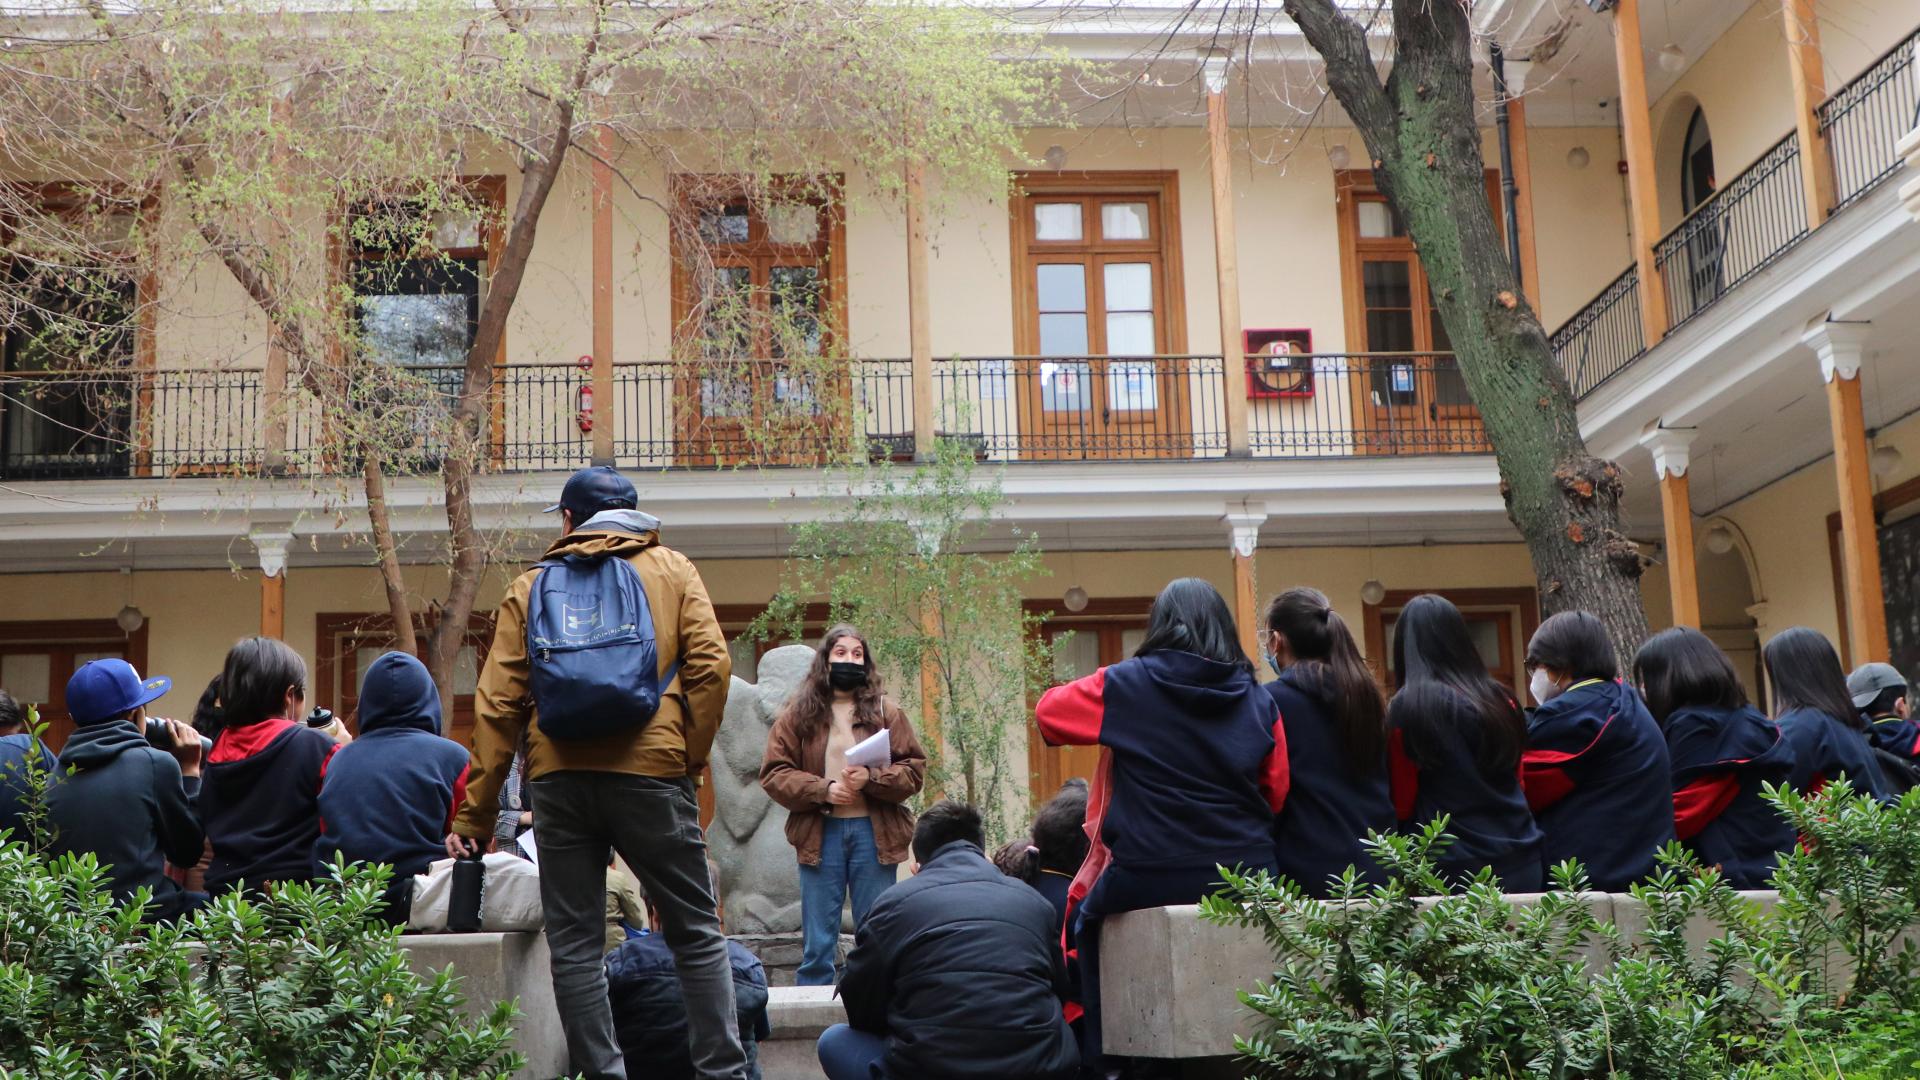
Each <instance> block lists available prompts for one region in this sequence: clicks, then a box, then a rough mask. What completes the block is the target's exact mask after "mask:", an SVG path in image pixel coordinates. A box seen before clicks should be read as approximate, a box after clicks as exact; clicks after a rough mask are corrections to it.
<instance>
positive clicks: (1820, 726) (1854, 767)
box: [1776, 709, 1887, 799]
mask: <svg viewBox="0 0 1920 1080" xmlns="http://www.w3.org/2000/svg"><path fill="white" fill-rule="evenodd" d="M1776 722H1777V723H1778V724H1779V725H1780V734H1781V735H1782V736H1784V737H1785V738H1786V741H1787V747H1788V749H1789V750H1790V751H1791V752H1792V754H1793V771H1792V772H1791V773H1789V774H1788V776H1787V782H1788V783H1790V784H1792V785H1793V788H1794V790H1796V791H1799V792H1800V793H1802V794H1805V795H1812V794H1814V793H1816V792H1818V791H1819V790H1820V789H1821V788H1823V787H1825V786H1827V784H1828V782H1830V781H1833V780H1838V779H1840V776H1841V774H1843V773H1844V774H1845V775H1846V777H1847V780H1848V781H1849V782H1851V783H1852V785H1853V790H1855V791H1857V792H1860V793H1861V794H1866V795H1872V796H1873V797H1874V798H1876V799H1885V798H1886V797H1887V786H1886V783H1885V781H1883V780H1882V779H1881V776H1880V765H1879V763H1878V762H1876V761H1874V760H1873V745H1872V744H1871V743H1869V742H1868V741H1867V734H1866V732H1864V731H1860V730H1858V729H1856V728H1853V727H1850V726H1848V725H1847V724H1846V723H1845V722H1843V721H1841V720H1840V719H1838V718H1836V717H1832V716H1828V715H1827V714H1826V713H1823V712H1821V711H1820V710H1818V709H1791V710H1789V711H1788V712H1786V713H1785V714H1784V715H1782V716H1781V717H1779V719H1778V720H1777V721H1776Z"/></svg>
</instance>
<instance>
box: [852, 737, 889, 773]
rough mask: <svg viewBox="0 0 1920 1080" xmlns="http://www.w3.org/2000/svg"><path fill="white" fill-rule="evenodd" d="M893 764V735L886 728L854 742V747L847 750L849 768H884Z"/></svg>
mask: <svg viewBox="0 0 1920 1080" xmlns="http://www.w3.org/2000/svg"><path fill="white" fill-rule="evenodd" d="M891 764H893V747H892V736H891V735H889V734H888V732H887V730H886V729H885V728H882V729H881V730H879V731H876V732H874V733H873V734H872V735H870V736H868V737H867V738H864V739H862V740H860V741H859V742H858V743H856V744H854V747H853V749H851V750H848V751H847V766H848V767H849V768H858V767H861V766H865V767H867V768H869V769H884V768H886V767H887V766H889V765H891Z"/></svg>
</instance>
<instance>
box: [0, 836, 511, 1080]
mask: <svg viewBox="0 0 1920 1080" xmlns="http://www.w3.org/2000/svg"><path fill="white" fill-rule="evenodd" d="M337 873H338V877H339V879H338V880H335V881H328V882H324V883H316V884H314V885H311V886H307V885H294V886H288V887H285V888H282V889H279V890H277V891H276V892H275V893H274V895H273V896H272V897H271V898H269V899H265V900H260V901H249V900H247V899H244V898H242V897H240V896H238V895H230V896H227V897H225V898H223V899H221V900H219V901H217V902H216V903H215V904H214V905H213V906H212V907H210V908H208V909H206V910H205V911H202V912H200V913H199V914H197V915H196V916H195V917H193V918H192V919H189V920H182V921H181V922H180V923H179V924H178V925H174V926H146V925H143V924H142V923H141V922H140V920H139V918H138V916H137V914H136V912H137V911H138V908H139V905H138V904H129V905H128V906H127V907H126V908H116V907H115V906H114V905H113V903H112V899H111V896H110V894H109V892H108V889H107V886H106V879H105V876H104V874H103V873H102V871H101V869H100V866H99V864H98V862H97V861H96V860H95V859H94V858H93V856H91V855H87V856H80V857H75V856H63V857H61V858H58V859H53V860H48V859H45V858H42V857H41V856H38V855H36V854H35V853H34V852H33V851H32V850H31V849H30V848H29V847H28V846H27V845H25V844H21V843H16V842H13V841H12V840H7V841H5V842H0V1076H14V1075H18V1076H26V1077H45V1078H67V1077H72V1078H80V1077H102V1076H119V1077H153V1078H162V1077H164V1078H182V1080H189V1078H208V1080H213V1078H220V1080H234V1078H256V1077H257V1078H269V1077H271V1078H276V1080H277V1078H289V1077H290V1078H314V1080H318V1078H323V1077H346V1076H355V1077H423V1078H439V1077H499V1076H505V1075H506V1074H508V1073H509V1072H511V1071H513V1070H514V1069H517V1068H519V1067H520V1065H521V1062H520V1060H519V1059H518V1058H517V1057H516V1056H515V1055H513V1054H511V1053H509V1052H508V1045H509V1042H510V1039H511V1037H512V1032H511V1027H510V1025H511V1022H512V1020H513V1017H514V1009H513V1006H512V1005H511V1004H501V1005H499V1006H498V1007H496V1008H495V1009H494V1010H493V1011H492V1013H491V1014H490V1015H489V1016H488V1017H487V1018H486V1019H485V1020H482V1021H479V1022H475V1021H471V1020H468V1019H467V1018H466V1017H465V1016H463V1015H462V1014H461V1012H460V1011H459V1009H460V1005H461V1004H462V998H461V996H460V993H459V991H458V989H457V987H456V980H455V978H454V976H453V974H452V973H451V972H441V973H439V974H437V975H434V976H432V977H430V978H424V979H423V978H422V977H420V976H417V975H415V974H414V973H413V972H412V971H411V970H410V969H409V968H408V966H407V960H406V956H405V954H404V953H403V952H402V951H401V950H400V948H399V946H398V943H397V940H396V939H397V935H398V931H397V930H394V929H390V928H387V927H385V926H383V925H382V924H380V923H379V922H378V921H377V920H376V919H375V918H373V917H372V916H373V915H374V913H375V912H376V911H377V909H378V907H379V905H380V902H381V901H380V896H381V892H382V890H383V889H384V888H385V887H386V883H387V881H388V880H390V877H391V871H390V870H388V869H387V868H386V867H362V866H349V867H343V868H340V869H338V871H337ZM139 899H140V901H141V902H142V903H144V900H145V896H144V895H142V896H141V897H140V898H139Z"/></svg>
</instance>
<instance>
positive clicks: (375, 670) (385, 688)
mask: <svg viewBox="0 0 1920 1080" xmlns="http://www.w3.org/2000/svg"><path fill="white" fill-rule="evenodd" d="M359 719H360V734H359V736H358V737H357V738H355V739H354V741H353V742H351V743H348V744H347V745H345V746H343V747H341V748H340V751H339V752H338V753H336V754H334V755H333V760H332V761H330V762H328V763H327V768H326V777H325V780H324V782H323V783H322V784H321V785H320V842H319V846H318V848H317V849H316V851H315V855H316V856H317V858H318V860H319V863H320V866H321V872H322V873H324V872H325V867H326V866H327V865H329V864H331V863H332V862H333V857H334V854H335V853H336V852H338V853H340V854H343V855H345V856H346V857H347V860H348V861H349V862H369V863H387V864H388V865H390V866H392V867H393V871H394V877H395V880H396V882H406V881H407V879H408V878H411V877H412V876H413V875H415V874H420V873H425V872H426V869H427V864H428V863H430V862H432V861H433V860H435V859H437V858H445V857H446V846H445V838H446V835H447V833H448V832H450V831H451V829H452V824H451V823H452V820H453V813H454V811H455V810H456V809H458V808H459V806H460V804H461V802H462V801H463V800H464V799H465V798H466V789H467V751H466V749H465V748H464V747H462V746H461V745H460V744H459V743H456V742H454V741H453V740H451V739H443V738H441V737H440V694H439V692H438V691H436V690H435V689H434V686H433V677H432V676H430V675H428V674H427V668H426V665H425V664H422V663H421V662H420V661H419V660H416V659H414V658H413V657H411V656H408V655H407V654H406V653H398V652H390V653H387V654H385V655H384V656H381V657H380V658H379V659H377V660H375V661H374V662H373V663H372V664H371V665H369V666H368V667H367V676H366V681H365V682H363V683H362V684H361V687H360V713H359Z"/></svg>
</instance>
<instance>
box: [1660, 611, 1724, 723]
mask: <svg viewBox="0 0 1920 1080" xmlns="http://www.w3.org/2000/svg"><path fill="white" fill-rule="evenodd" d="M1633 681H1634V682H1636V683H1638V684H1640V693H1641V695H1642V696H1644V697H1645V698H1646V700H1647V711H1648V712H1650V713H1652V714H1653V718H1654V719H1655V720H1657V721H1659V722H1660V723H1662V724H1664V723H1666V722H1667V717H1669V716H1672V715H1673V714H1674V713H1675V712H1677V711H1679V710H1681V709H1697V708H1708V709H1729V710H1731V709H1744V708H1746V707H1747V691H1746V688H1745V687H1743V686H1741V685H1740V675H1739V673H1738V672H1736V671H1734V669H1733V661H1731V660H1729V659H1727V654H1726V653H1723V652H1721V651H1720V646H1718V645H1715V644H1714V643H1713V639H1712V638H1710V637H1708V636H1707V635H1705V634H1703V633H1701V632H1700V631H1698V630H1695V629H1694V628H1693V627H1691V626H1676V627H1674V628H1673V629H1671V630H1662V631H1660V632H1659V633H1657V634H1655V635H1653V636H1652V637H1650V638H1648V639H1647V641H1646V644H1644V645H1642V646H1640V651H1639V652H1637V653H1635V654H1634V657H1633Z"/></svg>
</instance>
